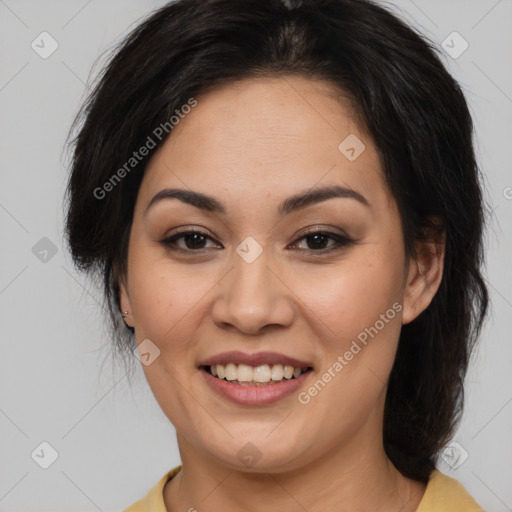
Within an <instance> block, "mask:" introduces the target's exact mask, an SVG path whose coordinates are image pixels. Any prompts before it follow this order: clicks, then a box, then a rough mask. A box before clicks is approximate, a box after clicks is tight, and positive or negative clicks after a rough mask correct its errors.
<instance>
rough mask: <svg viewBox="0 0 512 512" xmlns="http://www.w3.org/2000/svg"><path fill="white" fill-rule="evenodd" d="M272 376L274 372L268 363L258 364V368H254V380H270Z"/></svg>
mask: <svg viewBox="0 0 512 512" xmlns="http://www.w3.org/2000/svg"><path fill="white" fill-rule="evenodd" d="M271 378H272V373H271V371H270V366H269V365H268V364H264V365H262V366H256V368H254V370H253V371H252V380H254V381H256V382H270V379H271Z"/></svg>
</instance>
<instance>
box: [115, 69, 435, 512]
mask: <svg viewBox="0 0 512 512" xmlns="http://www.w3.org/2000/svg"><path fill="white" fill-rule="evenodd" d="M197 100H198V105H197V106H196V107H195V108H194V109H193V110H192V112H191V113H190V114H188V115H187V116H186V117H185V118H184V119H182V120H181V121H180V123H179V124H178V125H177V126H175V127H174V129H173V132H172V135H171V136H170V137H169V138H168V139H167V140H166V142H165V143H164V145H163V146H162V147H161V148H160V149H159V150H158V151H157V152H156V153H155V154H154V155H153V157H152V158H151V160H150V162H149V164H148V168H147V170H146V174H145V176H144V179H143V181H142V184H141V187H140V190H139V194H138V197H137V201H136V207H135V212H134V219H133V225H132V229H131V233H130V241H129V253H128V266H127V269H128V270H127V274H126V275H125V276H123V278H122V282H121V284H120V291H121V308H122V310H123V311H129V313H130V314H129V315H128V316H127V317H126V319H125V321H126V322H127V323H128V325H130V326H133V327H134V328H135V335H136V340H137V343H140V342H141V341H142V340H144V339H147V338H148V339H150V340H151V341H152V342H153V343H154V344H155V345H156V346H157V347H158V348H159V349H160V355H159V357H157V358H156V359H155V360H154V362H152V363H151V364H150V365H148V366H143V369H144V372H145V375H146V378H147V381H148V383H149V385H150V387H151V389H152V392H153V393H154V396H155V398H156V400H157V401H158V403H159V405H160V406H161V408H162V410H163V411H164V413H165V414H166V415H167V417H168V418H169V420H170V421H171V422H172V423H173V425H174V426H175V428H176V432H177V440H178V445H179V450H180V454H181V459H182V465H183V468H182V470H181V471H180V473H178V475H177V476H176V477H174V478H173V479H172V480H170V481H169V482H168V484H167V485H166V486H165V489H164V500H165V504H166V507H167V510H169V511H171V510H172V511H175V510H189V509H190V508H195V509H197V510H198V511H202V510H205V511H206V510H232V511H242V510H244V511H247V510H258V511H259V510H265V511H266V512H273V511H279V512H283V511H286V512H288V511H289V512H292V511H303V510H308V511H309V512H316V511H325V510H350V511H358V510H374V511H393V512H395V511H397V510H401V511H402V512H407V511H414V510H416V508H417V507H418V504H419V503H420V501H421V498H422V496H423V493H424V491H425V485H423V484H421V483H419V482H416V481H413V480H410V479H408V478H405V477H404V476H403V475H401V474H400V473H399V472H398V470H397V469H396V468H395V467H394V466H393V465H392V463H391V462H390V461H389V459H388V458H387V456H386V454H385V452H384V448H383V441H382V425H383V411H384V400H385V394H386V383H387V379H388V376H389V373H390V371H391V367H392V364H393V361H394V358H395V353H396V348H397V343H398V338H399V333H400V328H401V325H402V324H405V323H408V322H410V321H412V320H413V319H414V318H416V317H417V315H418V314H419V313H420V312H421V311H423V310H424V309H425V308H426V307H427V306H428V304H429V303H430V301H431V300H432V298H433V296H434V294H435V292H436V291H437V289H438V286H439V283H440V280H441V276H442V265H443V246H442V245H439V244H437V245H435V244H429V243H426V242H423V243H422V244H421V245H419V244H418V246H417V252H418V255H417V258H415V259H413V258H407V257H406V256H405V251H404V242H403V235H402V230H401V222H400V216H399V213H398V210H397V206H396V203H395V200H394V198H393V196H392V194H391V192H390V190H389V188H388V186H387V184H386V182H385V179H384V174H383V171H382V167H381V165H380V161H379V157H378V153H377V151H376V148H375V144H374V142H373V141H372V139H371V137H370V136H369V135H368V134H367V133H366V131H365V129H364V127H361V126H360V125H359V123H358V122H357V121H356V116H355V115H354V112H353V111H352V109H351V107H350V104H349V103H348V101H347V100H346V98H344V97H343V96H342V95H341V94H340V92H339V91H338V90H337V89H336V88H335V87H333V86H332V85H329V84H328V83H325V82H322V81H313V80H312V79H308V78H302V77H297V76H294V77H291V76H289V77H280V78H258V79H250V80H243V81H240V82H237V83H232V84H229V85H224V86H222V87H220V88H217V89H215V90H213V91H210V92H208V93H206V94H204V95H203V96H200V97H198V98H197ZM349 134H355V135H356V136H357V137H358V138H359V139H360V140H361V141H363V143H364V144H365V146H366V148H365V150H364V151H363V152H362V153H361V155H360V156H359V157H358V158H357V159H356V160H355V161H349V160H348V159H347V158H346V157H345V155H344V154H342V153H341V152H340V151H339V150H338V146H339V144H340V143H341V142H342V141H343V140H344V139H345V138H346V137H347V136H348V135H349ZM324 185H341V186H345V187H349V188H351V189H353V190H355V191H357V192H359V193H360V194H361V195H363V196H364V197H365V198H366V199H367V201H368V203H369V206H366V205H363V204H361V203H360V202H358V201H356V200H354V199H351V198H331V199H328V200H325V201H322V202H318V203H315V204H312V205H310V206H309V207H307V208H304V209H302V210H299V211H296V212H293V213H290V214H287V215H285V216H282V217H280V216H279V214H278V211H277V207H278V205H279V204H280V203H281V201H283V200H284V199H286V198H288V197H289V196H291V195H294V194H296V193H298V192H301V191H304V190H307V189H310V188H312V187H319V186H324ZM164 188H183V189H190V190H194V191H199V192H203V193H206V194H209V195H211V196H214V197H215V198H216V199H217V200H218V201H220V202H221V203H222V204H223V205H224V207H225V209H226V213H225V214H223V215H222V214H214V213H209V212H206V211H202V210H199V209H198V208H196V207H194V206H192V205H188V204H185V203H183V202H181V201H179V200H177V199H167V200H163V201H160V202H158V203H155V204H154V205H153V206H152V207H151V208H150V209H149V210H148V211H147V212H146V213H145V209H146V207H147V205H148V204H149V202H150V201H151V199H152V198H153V196H154V195H155V194H156V193H158V192H159V191H160V190H162V189H164ZM185 226H186V227H187V228H190V229H199V230H205V229H206V230H208V231H209V232H211V235H212V236H211V238H210V239H209V238H205V239H204V240H203V239H200V241H201V240H202V242H203V245H202V247H204V249H202V250H198V249H195V248H194V245H193V240H192V244H191V242H190V239H189V241H188V243H189V245H188V246H187V240H186V239H184V238H181V239H180V240H178V241H177V242H176V244H177V245H178V247H181V248H182V249H183V251H182V252H179V251H172V250H170V249H169V248H166V247H165V246H164V244H163V243H161V241H162V240H163V239H164V238H166V237H168V236H170V235H173V234H175V233H176V228H178V227H185ZM314 226H318V227H320V228H322V230H323V231H329V232H332V233H335V234H340V235H343V234H345V235H346V236H349V237H351V238H352V239H355V240H356V241H355V243H352V244H349V245H345V246H341V245H337V243H336V241H335V240H334V239H331V238H324V239H320V241H319V242H318V241H317V242H316V244H315V240H312V239H311V238H309V239H308V238H304V236H305V231H306V228H310V227H314ZM248 236H251V237H253V238H254V239H255V240H256V241H257V242H258V243H259V245H260V246H261V248H262V249H263V252H262V254H261V255H260V256H259V257H258V258H257V259H256V260H255V261H254V262H252V263H250V264H249V263H247V262H246V261H245V260H244V259H242V258H241V257H240V256H239V255H238V254H237V252H236V251H235V249H236V247H237V246H238V245H239V244H240V243H241V242H242V241H243V240H244V239H245V238H246V237H248ZM322 244H323V245H322ZM190 247H191V248H190ZM324 247H325V248H326V249H332V247H337V249H336V250H331V252H328V251H326V250H325V249H324V250H323V254H322V248H324ZM186 251H188V252H186ZM194 251H195V252H194ZM315 251H316V252H315ZM394 303H399V304H400V305H401V306H402V310H401V311H400V312H399V313H398V314H396V316H395V317H394V318H393V319H392V320H389V321H388V322H387V323H386V324H385V327H384V328H383V329H381V330H380V331H379V333H378V335H377V336H375V337H374V338H373V339H371V340H370V342H369V343H368V344H367V345H366V346H365V347H364V348H363V349H362V350H361V351H360V352H359V353H358V354H357V355H355V356H354V358H353V359H352V360H351V361H350V362H349V363H348V364H347V365H346V366H345V367H344V368H343V370H342V371H341V372H340V373H339V374H337V375H336V377H335V378H333V379H332V380H331V382H329V383H328V384H327V385H326V386H325V388H324V389H322V391H321V392H320V393H318V395H317V396H315V397H314V398H312V399H311V401H310V402H309V403H308V404H307V405H303V404H301V403H300V402H299V401H298V399H297V393H292V394H291V395H290V396H288V397H286V398H284V399H282V400H280V401H278V402H276V403H274V404H271V405H267V406H241V405H236V404H233V403H231V402H228V401H227V400H225V399H224V398H222V397H220V396H219V395H217V394H216V393H214V392H213V391H212V390H211V389H210V388H209V387H208V386H207V385H206V383H205V381H204V378H203V376H202V375H201V373H200V372H199V370H198V368H197V367H198V364H199V362H200V361H201V360H204V359H205V358H207V357H210V356H212V355H215V354H218V353H221V352H224V351H229V350H241V351H245V352H249V353H252V352H259V351H267V350H269V351H277V352H281V353H284V354H287V355H290V356H293V357H296V358H298V359H301V360H305V361H310V364H311V365H312V366H313V368H314V370H313V372H312V374H311V375H310V376H309V378H308V381H307V383H305V384H304V386H303V387H302V388H301V389H300V390H299V391H304V390H307V388H308V387H309V386H311V385H312V384H313V383H314V382H315V381H316V380H317V379H318V378H320V377H321V375H322V374H323V373H324V372H325V371H327V369H328V368H329V367H332V365H333V363H334V362H335V361H336V360H337V357H338V355H340V354H341V355H342V354H344V353H345V352H346V351H347V350H348V349H349V348H350V346H351V343H352V341H353V340H355V339H357V335H358V334H359V333H361V332H362V331H364V329H365V328H367V327H370V326H374V325H375V323H376V321H377V320H378V319H379V318H380V315H381V314H385V313H386V311H387V310H388V309H389V308H391V307H392V305H393V304H394ZM248 442H251V443H252V444H254V445H255V446H256V447H257V449H258V450H259V452H260V453H261V459H260V460H259V461H258V462H257V463H256V464H255V465H254V466H252V467H246V466H245V465H244V464H243V463H242V462H241V460H239V458H238V457H237V453H238V451H239V450H240V449H241V448H242V447H243V446H244V445H245V444H246V443H248ZM340 503H341V504H343V506H342V508H340Z"/></svg>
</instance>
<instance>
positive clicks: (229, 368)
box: [225, 363, 236, 380]
mask: <svg viewBox="0 0 512 512" xmlns="http://www.w3.org/2000/svg"><path fill="white" fill-rule="evenodd" d="M225 378H226V380H236V366H235V365H234V364H233V363H229V364H227V365H226V371H225Z"/></svg>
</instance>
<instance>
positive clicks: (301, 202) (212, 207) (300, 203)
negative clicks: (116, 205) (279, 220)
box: [144, 185, 370, 216]
mask: <svg viewBox="0 0 512 512" xmlns="http://www.w3.org/2000/svg"><path fill="white" fill-rule="evenodd" d="M332 198H344V199H354V200H356V201H358V202H360V203H361V204H363V205H365V206H368V207H369V206H370V203H369V202H368V200H367V199H366V198H365V197H364V196H363V195H362V194H360V193H359V192H357V191H355V190H353V189H351V188H348V187H342V186H339V185H333V186H328V187H317V188H312V189H308V190H305V191H303V192H299V193H298V194H295V195H293V196H290V197H288V198H287V199H285V200H284V201H283V202H282V203H281V204H280V205H279V208H278V212H279V214H280V215H281V216H283V215H287V214H289V213H292V212H295V211H298V210H302V209H304V208H307V207H308V206H311V205H313V204H316V203H320V202H322V201H326V200H327V199H332ZM166 199H178V200H180V201H182V202H183V203H186V204H190V205H192V206H195V207H196V208H199V209H200V210H204V211H207V212H212V213H218V214H221V215H225V214H226V209H225V208H224V206H223V205H222V203H220V202H219V201H218V200H217V199H215V198H214V197H212V196H209V195H207V194H204V193H202V192H194V191H192V190H185V189H180V188H164V189H163V190H160V192H158V193H157V194H156V195H155V196H154V197H153V198H152V199H151V201H150V202H149V204H148V205H147V207H146V210H145V212H144V213H147V212H148V210H149V209H150V208H151V207H152V206H153V205H155V204H156V203H158V202H160V201H163V200H166Z"/></svg>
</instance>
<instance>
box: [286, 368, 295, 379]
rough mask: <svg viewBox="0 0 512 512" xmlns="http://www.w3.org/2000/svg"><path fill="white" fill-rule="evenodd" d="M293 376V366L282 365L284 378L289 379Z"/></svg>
mask: <svg viewBox="0 0 512 512" xmlns="http://www.w3.org/2000/svg"><path fill="white" fill-rule="evenodd" d="M292 377H293V366H285V367H284V378H285V379H291V378H292Z"/></svg>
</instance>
